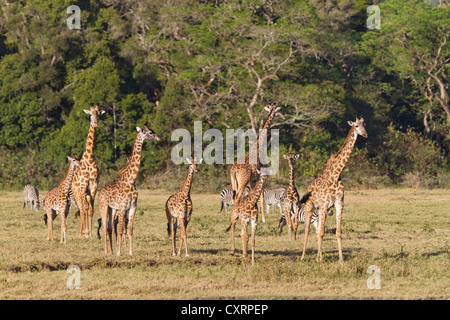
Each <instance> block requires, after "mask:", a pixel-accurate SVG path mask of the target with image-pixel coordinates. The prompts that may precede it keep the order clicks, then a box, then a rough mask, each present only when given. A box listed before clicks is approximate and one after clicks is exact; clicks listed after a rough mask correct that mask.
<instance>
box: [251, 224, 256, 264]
mask: <svg viewBox="0 0 450 320" xmlns="http://www.w3.org/2000/svg"><path fill="white" fill-rule="evenodd" d="M256 227H257V221H256V220H252V240H251V245H252V265H254V264H255V235H256Z"/></svg>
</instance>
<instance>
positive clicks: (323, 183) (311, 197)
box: [302, 117, 367, 265]
mask: <svg viewBox="0 0 450 320" xmlns="http://www.w3.org/2000/svg"><path fill="white" fill-rule="evenodd" d="M348 124H349V125H350V126H351V128H350V132H349V133H348V136H347V138H346V139H345V142H344V144H343V145H342V147H341V149H340V150H339V151H338V152H337V153H336V154H335V155H333V156H332V157H331V158H330V159H329V160H328V162H327V165H326V167H325V169H324V171H323V172H322V173H321V174H320V176H319V177H318V178H317V179H316V180H314V181H313V182H312V184H311V185H310V186H309V187H308V189H307V193H306V194H305V195H304V196H303V199H304V201H306V202H305V242H304V244H303V254H302V259H303V258H304V257H305V252H306V244H307V242H308V235H309V227H310V223H311V213H312V210H317V211H318V216H319V225H318V227H317V229H316V234H317V242H318V249H317V260H318V261H319V262H321V261H322V240H323V236H324V226H325V219H326V213H327V211H329V209H331V208H332V207H333V206H334V207H335V209H336V239H337V244H338V251H339V263H340V264H341V265H342V264H343V263H344V259H343V257H342V246H341V218H342V210H343V208H344V184H343V183H342V181H341V172H342V170H343V169H344V168H345V166H346V164H347V162H348V159H349V158H350V154H351V152H352V150H353V147H354V146H355V142H356V138H357V137H358V135H361V136H363V137H364V138H367V132H366V129H365V127H364V119H363V118H362V117H361V118H360V119H358V118H356V121H355V122H353V121H348Z"/></svg>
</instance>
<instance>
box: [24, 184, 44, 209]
mask: <svg viewBox="0 0 450 320" xmlns="http://www.w3.org/2000/svg"><path fill="white" fill-rule="evenodd" d="M22 193H23V209H25V207H27V209H29V210H33V211H38V210H39V209H40V208H41V203H40V202H39V191H38V189H36V187H35V186H33V185H31V184H27V185H26V186H25V187H24V188H23V192H22ZM28 203H29V204H30V205H29V207H30V208H28Z"/></svg>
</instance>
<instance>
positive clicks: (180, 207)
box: [166, 157, 203, 257]
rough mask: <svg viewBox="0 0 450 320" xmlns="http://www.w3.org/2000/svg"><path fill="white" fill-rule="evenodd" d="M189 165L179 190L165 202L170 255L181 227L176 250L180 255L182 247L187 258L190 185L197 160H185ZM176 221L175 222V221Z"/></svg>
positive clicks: (173, 251)
mask: <svg viewBox="0 0 450 320" xmlns="http://www.w3.org/2000/svg"><path fill="white" fill-rule="evenodd" d="M186 160H187V161H188V163H189V173H188V175H187V177H186V179H184V181H183V182H182V183H181V189H180V190H179V191H178V192H177V193H175V194H173V195H171V196H170V197H169V199H167V202H166V216H167V221H168V222H167V231H168V233H169V235H170V237H171V238H172V255H173V256H174V255H175V241H176V239H175V238H176V232H177V227H178V225H179V226H181V240H180V248H179V250H178V254H177V255H180V254H181V248H182V247H183V242H184V247H185V250H186V257H189V254H188V249H187V236H186V228H187V225H188V223H189V221H190V220H191V215H192V200H191V193H190V192H191V185H192V178H193V176H194V172H197V171H198V170H197V163H196V162H197V159H194V158H193V157H191V159H190V160H189V159H188V158H186ZM202 161H203V159H200V161H198V164H201V163H202ZM175 220H176V221H175Z"/></svg>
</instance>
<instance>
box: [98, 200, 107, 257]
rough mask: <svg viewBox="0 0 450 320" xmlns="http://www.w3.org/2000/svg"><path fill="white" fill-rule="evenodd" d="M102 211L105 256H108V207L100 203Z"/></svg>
mask: <svg viewBox="0 0 450 320" xmlns="http://www.w3.org/2000/svg"><path fill="white" fill-rule="evenodd" d="M99 207H100V208H99V209H100V218H101V219H102V227H103V239H104V240H103V242H104V244H105V254H108V236H107V233H106V232H107V228H108V207H107V206H106V205H105V204H103V203H102V201H100V204H99Z"/></svg>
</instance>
